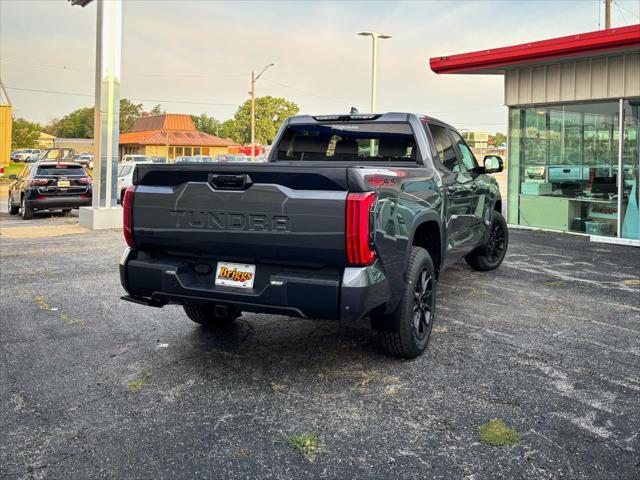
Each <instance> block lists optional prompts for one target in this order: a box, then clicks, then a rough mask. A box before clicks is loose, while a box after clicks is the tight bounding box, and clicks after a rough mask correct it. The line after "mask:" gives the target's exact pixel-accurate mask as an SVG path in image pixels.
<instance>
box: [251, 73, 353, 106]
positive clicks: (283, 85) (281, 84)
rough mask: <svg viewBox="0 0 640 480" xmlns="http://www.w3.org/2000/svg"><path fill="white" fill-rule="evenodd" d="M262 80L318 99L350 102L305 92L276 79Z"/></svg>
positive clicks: (343, 102)
mask: <svg viewBox="0 0 640 480" xmlns="http://www.w3.org/2000/svg"><path fill="white" fill-rule="evenodd" d="M262 79H263V80H264V81H266V82H269V83H274V84H276V85H280V86H281V87H284V88H289V89H291V90H295V91H297V92H300V93H303V94H305V95H310V96H312V97H316V98H319V99H320V100H329V101H331V102H336V103H342V104H350V103H351V102H349V101H347V100H340V99H337V98H331V97H323V96H322V95H316V94H315V93H311V92H307V91H306V90H301V89H300V88H297V87H292V86H291V85H287V84H286V83H282V82H278V81H276V80H271V79H269V78H265V77H263V78H262Z"/></svg>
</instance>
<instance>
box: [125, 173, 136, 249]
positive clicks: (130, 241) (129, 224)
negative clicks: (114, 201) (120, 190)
mask: <svg viewBox="0 0 640 480" xmlns="http://www.w3.org/2000/svg"><path fill="white" fill-rule="evenodd" d="M135 191H136V187H135V186H133V185H132V186H130V187H127V189H126V190H125V192H124V197H123V198H122V229H123V232H124V241H125V242H127V245H128V246H129V247H131V248H133V247H135V246H136V243H135V240H134V238H133V192H135Z"/></svg>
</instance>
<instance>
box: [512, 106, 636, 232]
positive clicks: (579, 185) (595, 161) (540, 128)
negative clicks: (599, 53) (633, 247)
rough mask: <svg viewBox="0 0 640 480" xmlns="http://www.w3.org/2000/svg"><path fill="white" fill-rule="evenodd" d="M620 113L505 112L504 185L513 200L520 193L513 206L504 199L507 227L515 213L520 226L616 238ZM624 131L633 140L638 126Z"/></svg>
mask: <svg viewBox="0 0 640 480" xmlns="http://www.w3.org/2000/svg"><path fill="white" fill-rule="evenodd" d="M619 108H620V105H619V102H618V101H614V102H592V103H580V104H570V105H545V106H544V107H536V106H534V107H527V108H514V107H512V108H511V109H510V122H509V139H510V144H509V148H510V150H511V151H510V152H509V157H510V166H511V167H515V169H514V170H515V171H513V170H512V172H511V173H510V177H509V178H510V180H509V185H510V193H511V194H512V196H513V192H515V191H517V192H519V195H518V196H517V203H516V202H514V199H513V198H510V199H509V207H510V209H512V211H511V213H510V214H509V219H510V221H512V222H513V221H514V220H516V219H515V218H514V217H516V214H514V212H513V208H514V207H516V208H517V210H516V211H517V223H520V224H522V225H529V226H533V227H541V228H548V229H554V230H563V231H576V232H585V233H589V234H595V235H610V236H615V235H616V233H617V229H618V215H619V212H618V210H619V208H618V198H617V186H616V185H617V170H618V138H619V137H618V135H619V132H618V130H619ZM627 116H628V115H627ZM636 119H637V116H636ZM626 124H627V122H625V125H626ZM629 125H631V127H629V128H627V127H625V138H626V136H630V138H631V136H633V138H637V137H636V136H634V135H636V134H637V120H636V123H633V122H629ZM634 125H635V127H634ZM634 128H635V130H634ZM627 131H629V132H632V133H629V134H628V133H627ZM633 132H635V133H633ZM625 142H627V143H629V144H632V143H633V141H631V140H629V141H627V140H625ZM631 156H633V154H631ZM626 170H629V169H628V168H625V172H626ZM516 172H517V173H518V174H519V177H518V178H514V175H515V173H516ZM514 184H515V185H514ZM514 186H515V187H516V188H513V187H514ZM514 203H516V205H514Z"/></svg>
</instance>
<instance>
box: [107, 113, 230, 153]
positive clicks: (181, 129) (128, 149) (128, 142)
mask: <svg viewBox="0 0 640 480" xmlns="http://www.w3.org/2000/svg"><path fill="white" fill-rule="evenodd" d="M119 143H120V158H122V156H123V155H130V154H137V155H146V156H156V157H167V158H169V159H170V160H174V159H175V158H176V157H180V156H183V155H187V156H190V155H203V156H213V155H217V154H219V153H229V147H231V146H233V145H235V143H234V142H232V141H231V140H227V139H224V138H220V137H216V136H215V135H210V134H208V133H204V132H199V131H198V130H196V127H195V125H194V123H193V120H192V119H191V115H184V114H177V113H166V114H163V115H153V116H151V115H148V114H143V116H142V118H139V119H138V120H136V122H135V124H134V125H133V128H132V129H131V131H130V132H127V133H122V134H120V139H119Z"/></svg>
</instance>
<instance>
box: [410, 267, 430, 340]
mask: <svg viewBox="0 0 640 480" xmlns="http://www.w3.org/2000/svg"><path fill="white" fill-rule="evenodd" d="M434 303H435V296H434V294H433V281H432V278H431V274H430V273H429V271H428V270H427V269H426V268H423V269H422V271H421V272H420V274H419V275H418V281H417V282H416V287H415V292H414V294H413V326H414V328H415V334H416V337H417V338H418V339H420V340H422V339H424V337H425V336H426V335H427V334H428V333H429V331H430V326H431V318H432V316H433V312H434V306H435V305H434Z"/></svg>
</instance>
